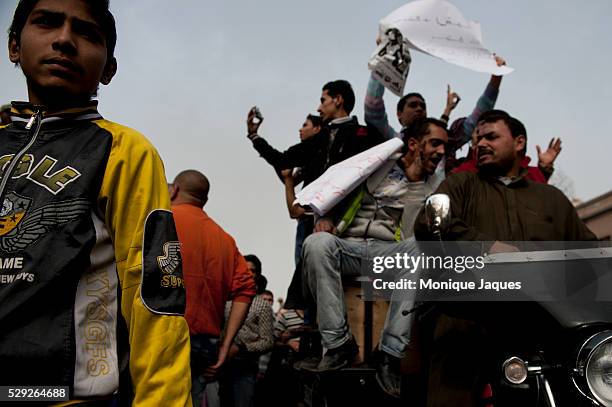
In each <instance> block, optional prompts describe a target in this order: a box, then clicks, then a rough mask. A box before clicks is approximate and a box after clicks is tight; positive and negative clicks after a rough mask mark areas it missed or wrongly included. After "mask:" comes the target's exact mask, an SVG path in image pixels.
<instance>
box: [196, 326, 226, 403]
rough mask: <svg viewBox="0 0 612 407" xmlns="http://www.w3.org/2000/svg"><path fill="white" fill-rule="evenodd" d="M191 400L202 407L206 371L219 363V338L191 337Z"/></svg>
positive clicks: (206, 336)
mask: <svg viewBox="0 0 612 407" xmlns="http://www.w3.org/2000/svg"><path fill="white" fill-rule="evenodd" d="M190 339H191V398H192V399H193V406H194V407H200V406H201V405H202V398H203V397H204V390H206V384H207V381H206V379H205V378H204V376H203V375H202V373H203V371H204V369H205V368H206V367H208V366H211V365H214V364H215V363H216V362H217V355H218V350H219V349H218V343H219V338H214V337H211V336H208V335H192V336H191V338H190Z"/></svg>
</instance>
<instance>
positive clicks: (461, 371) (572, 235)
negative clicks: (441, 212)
mask: <svg viewBox="0 0 612 407" xmlns="http://www.w3.org/2000/svg"><path fill="white" fill-rule="evenodd" d="M475 142H476V146H475V148H476V150H475V151H476V154H477V159H478V164H477V165H478V172H477V173H474V172H461V173H458V174H453V175H451V176H449V177H448V178H447V179H446V180H445V181H444V182H443V183H442V184H441V185H440V187H439V188H438V190H437V191H436V193H443V194H447V195H448V196H449V198H450V208H451V220H450V222H449V225H448V227H446V228H445V230H444V231H443V234H442V237H443V239H444V240H461V241H478V242H483V243H482V244H483V246H484V247H483V249H484V252H486V253H497V252H510V251H517V250H518V249H517V248H516V247H515V246H513V245H510V244H507V243H504V241H512V242H521V241H549V242H553V241H587V240H596V238H595V236H594V235H593V233H592V232H591V231H590V230H589V229H588V228H587V227H586V226H585V225H584V223H582V221H581V220H580V219H579V218H578V215H577V213H576V210H575V209H574V206H573V205H572V203H571V202H570V201H569V200H568V199H567V197H566V196H565V195H564V194H563V193H562V192H561V191H559V190H558V189H556V188H555V187H553V186H551V185H547V184H544V183H539V182H535V181H532V180H530V179H529V178H528V171H527V169H526V168H525V167H524V165H523V162H524V157H525V152H526V149H527V130H526V129H525V126H524V125H523V124H522V123H521V122H520V121H519V120H518V119H516V118H514V117H512V116H510V115H509V114H508V113H506V112H504V111H501V110H491V111H488V112H485V113H483V114H482V115H481V116H480V119H479V122H478V126H477V134H476V140H475ZM427 225H428V222H427V219H426V215H425V211H424V210H421V212H420V213H419V215H418V217H417V220H416V222H415V225H414V233H415V236H416V238H417V239H418V240H436V239H437V238H436V237H435V236H433V234H432V232H431V231H430V230H429V228H428V226H427ZM486 304H487V303H485V304H478V306H480V307H481V308H480V309H479V311H478V312H479V315H478V317H479V319H480V320H481V322H480V323H475V322H474V321H469V320H467V319H459V318H453V317H452V316H448V315H443V317H442V319H441V320H438V324H437V325H436V328H435V337H434V340H433V344H432V345H431V347H432V349H433V351H432V355H431V357H430V358H429V360H430V361H431V365H430V368H429V372H430V376H429V389H428V395H427V406H428V407H454V406H457V407H459V406H475V405H482V404H481V400H480V398H481V395H482V392H483V388H482V386H483V380H482V379H483V376H484V374H483V372H485V371H487V369H490V366H489V365H490V363H491V351H490V349H491V348H492V347H493V346H495V343H496V341H495V340H491V339H489V338H490V336H487V333H486V332H487V331H486V330H485V329H483V325H484V323H483V322H482V321H485V322H486V323H487V324H489V323H490V324H491V325H492V326H494V323H495V322H496V321H495V318H496V317H497V314H496V315H495V316H494V317H491V318H488V317H485V316H484V315H485V313H487V312H491V311H490V308H491V307H490V306H487V305H486ZM498 304H502V305H499V307H500V308H496V309H497V310H502V309H505V308H503V307H504V306H503V303H498ZM517 304H520V303H513V305H512V307H513V308H512V314H513V315H518V316H520V317H521V318H522V321H525V322H529V315H528V314H526V313H524V312H522V311H523V310H522V309H519V308H518V305H517ZM486 315H488V314H486ZM500 319H501V320H503V318H501V317H500ZM440 321H441V322H440ZM537 322H538V321H535V322H534V323H536V324H537ZM504 323H507V324H508V325H511V323H510V322H508V321H504ZM487 327H488V326H487ZM516 331H517V332H518V331H529V329H517V330H516ZM483 332H485V333H483ZM521 336H522V334H521V333H517V335H516V338H517V340H518V338H519V337H521ZM485 348H486V349H485Z"/></svg>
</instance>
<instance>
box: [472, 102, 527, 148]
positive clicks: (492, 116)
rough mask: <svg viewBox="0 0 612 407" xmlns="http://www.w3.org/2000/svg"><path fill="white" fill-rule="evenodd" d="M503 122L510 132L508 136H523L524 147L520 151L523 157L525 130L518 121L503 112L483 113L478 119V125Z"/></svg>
mask: <svg viewBox="0 0 612 407" xmlns="http://www.w3.org/2000/svg"><path fill="white" fill-rule="evenodd" d="M500 120H501V121H503V122H504V123H505V124H506V126H508V129H509V130H510V134H512V137H514V138H517V137H518V136H521V135H522V136H525V147H524V148H523V150H522V151H521V153H522V154H523V155H524V154H526V153H527V129H526V128H525V126H524V125H523V123H521V121H520V120H518V119H516V118H514V117H512V116H510V115H509V114H508V113H507V112H505V111H503V110H489V111H486V112H484V113H483V114H481V115H480V117H479V118H478V124H481V123H495V122H498V121H500Z"/></svg>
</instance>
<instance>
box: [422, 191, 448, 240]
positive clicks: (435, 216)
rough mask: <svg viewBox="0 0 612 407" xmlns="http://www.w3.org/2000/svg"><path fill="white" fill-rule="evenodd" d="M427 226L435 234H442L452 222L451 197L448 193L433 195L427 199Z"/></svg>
mask: <svg viewBox="0 0 612 407" xmlns="http://www.w3.org/2000/svg"><path fill="white" fill-rule="evenodd" d="M425 214H426V216H427V226H428V227H429V231H430V232H431V233H434V234H441V233H442V232H443V231H444V230H445V229H446V228H447V227H448V224H449V222H450V198H449V197H448V195H446V194H434V195H431V196H430V197H429V198H427V200H426V201H425Z"/></svg>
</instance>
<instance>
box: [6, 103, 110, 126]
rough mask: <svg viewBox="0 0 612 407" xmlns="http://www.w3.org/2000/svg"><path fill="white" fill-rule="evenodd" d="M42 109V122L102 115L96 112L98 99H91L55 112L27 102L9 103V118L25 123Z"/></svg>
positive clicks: (83, 118)
mask: <svg viewBox="0 0 612 407" xmlns="http://www.w3.org/2000/svg"><path fill="white" fill-rule="evenodd" d="M39 110H40V111H42V114H43V120H42V122H43V123H47V122H55V121H60V120H97V119H101V118H102V116H101V115H100V113H98V101H97V100H92V101H90V102H89V103H87V104H86V105H83V106H80V107H74V108H70V109H65V110H61V111H57V112H48V111H46V108H45V107H44V106H35V105H33V104H31V103H29V102H12V103H11V120H12V121H13V122H15V123H27V122H28V121H29V120H30V118H31V117H32V115H34V114H35V113H36V112H37V111H39Z"/></svg>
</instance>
